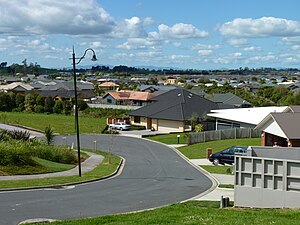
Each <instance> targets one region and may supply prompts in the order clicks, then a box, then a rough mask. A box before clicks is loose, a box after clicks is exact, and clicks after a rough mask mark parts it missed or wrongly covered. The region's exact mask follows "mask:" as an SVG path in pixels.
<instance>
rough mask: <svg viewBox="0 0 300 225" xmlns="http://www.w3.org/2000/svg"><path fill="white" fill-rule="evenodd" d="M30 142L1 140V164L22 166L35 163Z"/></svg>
mask: <svg viewBox="0 0 300 225" xmlns="http://www.w3.org/2000/svg"><path fill="white" fill-rule="evenodd" d="M29 144H30V142H22V141H15V140H11V141H9V142H7V141H1V142H0V165H1V166H7V165H10V166H22V165H35V162H34V161H33V159H32V157H31V155H32V153H31V150H30V148H29V146H28V145H29Z"/></svg>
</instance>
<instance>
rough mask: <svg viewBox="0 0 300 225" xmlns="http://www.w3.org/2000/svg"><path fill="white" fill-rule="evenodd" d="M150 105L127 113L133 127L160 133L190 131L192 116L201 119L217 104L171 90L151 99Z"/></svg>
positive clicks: (215, 107) (192, 94)
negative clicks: (143, 127)
mask: <svg viewBox="0 0 300 225" xmlns="http://www.w3.org/2000/svg"><path fill="white" fill-rule="evenodd" d="M152 101H153V102H152V103H151V104H149V105H146V106H145V107H142V108H139V109H137V110H135V111H132V112H130V113H128V115H129V116H130V121H131V123H132V124H134V125H140V126H145V127H146V128H147V129H153V130H158V131H161V132H184V131H191V118H192V116H193V115H198V117H200V118H201V117H202V116H203V115H205V114H206V112H209V111H210V110H212V109H218V108H219V106H218V104H217V103H214V102H212V101H210V100H207V99H205V98H203V97H201V96H199V95H196V94H194V93H192V92H190V91H187V90H185V89H180V88H178V89H173V90H170V91H168V92H166V93H164V94H161V95H158V96H156V97H155V98H153V99H152Z"/></svg>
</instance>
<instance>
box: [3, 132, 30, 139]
mask: <svg viewBox="0 0 300 225" xmlns="http://www.w3.org/2000/svg"><path fill="white" fill-rule="evenodd" d="M8 134H9V135H10V137H11V138H12V139H15V140H21V141H29V139H30V133H29V132H28V131H21V130H12V131H8Z"/></svg>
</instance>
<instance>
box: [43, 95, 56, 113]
mask: <svg viewBox="0 0 300 225" xmlns="http://www.w3.org/2000/svg"><path fill="white" fill-rule="evenodd" d="M53 106H54V100H53V98H52V97H51V96H48V97H46V98H45V104H44V111H45V112H46V113H52V112H53Z"/></svg>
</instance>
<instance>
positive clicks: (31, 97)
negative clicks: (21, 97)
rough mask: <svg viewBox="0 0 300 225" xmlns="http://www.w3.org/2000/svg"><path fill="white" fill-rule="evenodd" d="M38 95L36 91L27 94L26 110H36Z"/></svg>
mask: <svg viewBox="0 0 300 225" xmlns="http://www.w3.org/2000/svg"><path fill="white" fill-rule="evenodd" d="M35 99H36V95H35V94H34V93H30V94H27V95H26V96H25V102H24V103H25V111H26V112H34V107H35V105H36V100H35Z"/></svg>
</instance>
